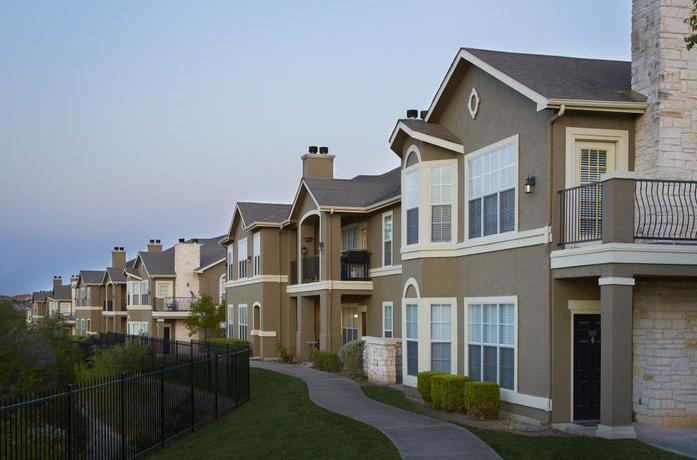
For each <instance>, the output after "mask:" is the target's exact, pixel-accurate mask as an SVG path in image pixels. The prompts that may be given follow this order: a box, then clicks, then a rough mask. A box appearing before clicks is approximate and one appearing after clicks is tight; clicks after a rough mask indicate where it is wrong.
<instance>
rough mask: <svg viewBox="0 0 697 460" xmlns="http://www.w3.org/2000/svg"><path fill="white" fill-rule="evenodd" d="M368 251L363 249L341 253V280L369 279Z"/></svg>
mask: <svg viewBox="0 0 697 460" xmlns="http://www.w3.org/2000/svg"><path fill="white" fill-rule="evenodd" d="M369 267H370V253H369V252H368V251H365V250H356V249H353V250H350V251H344V252H342V253H341V280H342V281H367V280H369V279H370V277H369V276H368V270H369Z"/></svg>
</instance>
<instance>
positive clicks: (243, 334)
mask: <svg viewBox="0 0 697 460" xmlns="http://www.w3.org/2000/svg"><path fill="white" fill-rule="evenodd" d="M238 310H239V315H240V337H239V338H240V339H242V340H247V320H248V319H249V314H248V312H247V305H240V306H239V307H238Z"/></svg>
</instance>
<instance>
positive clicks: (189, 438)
mask: <svg viewBox="0 0 697 460" xmlns="http://www.w3.org/2000/svg"><path fill="white" fill-rule="evenodd" d="M251 380H252V399H251V400H250V401H249V402H248V403H247V404H245V405H243V406H241V407H239V408H238V409H237V410H234V411H232V412H230V413H229V414H227V415H226V416H225V417H222V418H221V419H220V420H217V421H215V422H213V423H211V424H209V425H206V426H205V427H204V428H201V429H200V430H199V431H197V432H194V433H192V434H189V435H186V436H185V437H183V438H181V439H180V440H178V441H176V442H175V443H173V444H171V445H169V446H168V447H166V448H165V449H164V450H161V451H159V452H157V453H156V454H155V455H153V457H152V458H162V459H167V460H170V459H191V458H205V459H217V458H220V459H223V458H225V459H228V458H298V459H304V458H307V459H310V458H311V459H322V458H332V459H355V458H380V459H383V458H384V459H398V458H399V453H398V452H397V449H396V448H395V447H394V445H393V444H392V443H391V442H390V441H389V440H388V439H387V438H386V437H385V436H384V435H383V434H382V433H380V432H379V431H378V430H376V429H374V428H372V427H370V426H368V425H365V424H363V423H361V422H358V421H355V420H352V419H350V418H347V417H344V416H342V415H338V414H335V413H333V412H330V411H328V410H325V409H322V408H320V407H318V406H315V405H314V403H312V401H310V399H309V398H308V394H307V386H306V385H305V383H304V382H302V381H301V380H299V379H296V378H294V377H290V376H287V375H284V374H279V373H277V372H272V371H267V370H263V369H255V368H252V369H251Z"/></svg>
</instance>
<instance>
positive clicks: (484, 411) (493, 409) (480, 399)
mask: <svg viewBox="0 0 697 460" xmlns="http://www.w3.org/2000/svg"><path fill="white" fill-rule="evenodd" d="M463 400H464V407H465V409H466V410H467V413H468V414H471V415H474V416H475V417H481V418H489V419H497V418H499V409H500V407H501V394H500V392H499V386H498V385H497V384H496V383H494V382H467V383H465V386H464V391H463Z"/></svg>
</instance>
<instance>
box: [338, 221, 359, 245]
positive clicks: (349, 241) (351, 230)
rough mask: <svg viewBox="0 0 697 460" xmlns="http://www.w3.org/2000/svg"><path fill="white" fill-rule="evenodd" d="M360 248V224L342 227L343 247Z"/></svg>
mask: <svg viewBox="0 0 697 460" xmlns="http://www.w3.org/2000/svg"><path fill="white" fill-rule="evenodd" d="M357 248H358V224H357V223H356V224H349V225H344V226H343V227H341V249H342V251H350V250H351V249H357Z"/></svg>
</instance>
